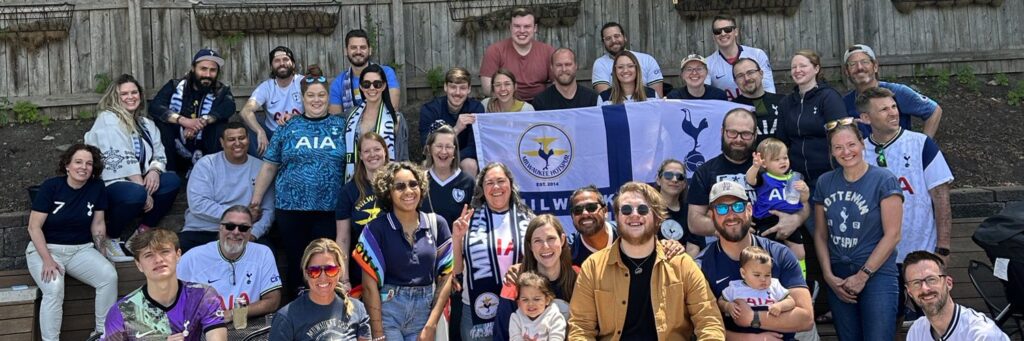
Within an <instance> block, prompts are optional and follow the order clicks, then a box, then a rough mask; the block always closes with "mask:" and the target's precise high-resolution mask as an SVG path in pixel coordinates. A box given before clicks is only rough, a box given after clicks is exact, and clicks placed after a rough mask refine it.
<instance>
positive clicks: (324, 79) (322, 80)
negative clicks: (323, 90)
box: [306, 76, 327, 83]
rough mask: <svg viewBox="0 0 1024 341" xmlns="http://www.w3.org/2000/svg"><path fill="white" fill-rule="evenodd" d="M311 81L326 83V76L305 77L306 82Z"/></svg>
mask: <svg viewBox="0 0 1024 341" xmlns="http://www.w3.org/2000/svg"><path fill="white" fill-rule="evenodd" d="M313 82H317V83H327V77H324V76H320V77H313V76H309V77H306V83H313Z"/></svg>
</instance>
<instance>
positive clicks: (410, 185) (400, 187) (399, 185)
mask: <svg viewBox="0 0 1024 341" xmlns="http://www.w3.org/2000/svg"><path fill="white" fill-rule="evenodd" d="M415 188H420V182H419V181H416V180H409V182H396V183H395V192H405V190H406V189H410V190H411V189H415Z"/></svg>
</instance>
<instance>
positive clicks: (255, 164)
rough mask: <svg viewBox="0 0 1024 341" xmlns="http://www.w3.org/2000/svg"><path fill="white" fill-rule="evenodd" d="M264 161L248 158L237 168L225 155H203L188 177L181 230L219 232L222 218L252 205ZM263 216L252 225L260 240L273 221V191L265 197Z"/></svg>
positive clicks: (268, 189) (254, 235) (270, 189)
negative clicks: (232, 210) (231, 210)
mask: <svg viewBox="0 0 1024 341" xmlns="http://www.w3.org/2000/svg"><path fill="white" fill-rule="evenodd" d="M262 165H263V161H260V159H257V158H255V157H252V156H251V155H250V156H249V157H248V159H247V160H246V162H245V163H244V164H241V165H236V164H232V163H230V162H228V159H227V158H226V157H225V156H224V152H217V153H214V154H210V155H207V156H204V157H203V158H202V159H199V161H198V162H196V165H195V166H194V167H192V173H191V174H189V177H188V210H186V211H185V227H184V228H182V231H209V232H216V231H218V230H219V229H220V217H221V215H223V214H224V211H226V210H227V209H228V208H229V207H231V206H233V205H244V206H249V202H250V201H251V200H252V192H253V187H254V186H255V183H256V176H257V175H259V173H260V167H261V166H262ZM262 205H263V217H261V218H260V220H259V221H257V222H256V223H255V224H253V228H252V230H251V231H252V235H253V237H256V238H259V237H262V236H263V235H264V234H266V233H267V230H269V229H270V224H271V223H272V222H273V221H274V189H273V186H270V187H269V188H267V193H266V194H264V195H263V202H262Z"/></svg>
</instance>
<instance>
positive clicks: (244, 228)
mask: <svg viewBox="0 0 1024 341" xmlns="http://www.w3.org/2000/svg"><path fill="white" fill-rule="evenodd" d="M220 225H221V226H224V228H225V229H227V230H228V231H234V230H235V229H238V232H243V233H244V232H249V229H251V228H252V225H245V224H235V223H220Z"/></svg>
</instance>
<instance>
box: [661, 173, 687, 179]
mask: <svg viewBox="0 0 1024 341" xmlns="http://www.w3.org/2000/svg"><path fill="white" fill-rule="evenodd" d="M661 178H662V179H665V180H668V181H683V180H686V174H683V173H680V172H673V171H665V172H662V173H661Z"/></svg>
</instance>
